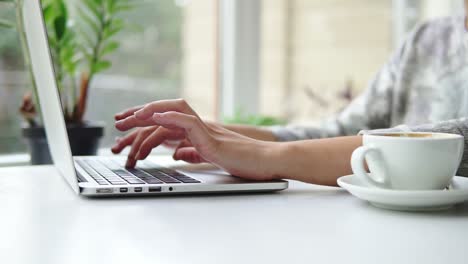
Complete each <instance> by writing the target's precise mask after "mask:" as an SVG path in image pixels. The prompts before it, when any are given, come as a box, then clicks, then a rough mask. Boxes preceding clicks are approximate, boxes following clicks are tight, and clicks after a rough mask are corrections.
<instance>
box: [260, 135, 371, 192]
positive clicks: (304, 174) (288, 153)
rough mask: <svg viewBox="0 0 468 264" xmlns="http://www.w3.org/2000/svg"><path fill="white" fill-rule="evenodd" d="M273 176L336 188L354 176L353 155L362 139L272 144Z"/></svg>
mask: <svg viewBox="0 0 468 264" xmlns="http://www.w3.org/2000/svg"><path fill="white" fill-rule="evenodd" d="M272 144H273V145H272V151H271V153H270V154H269V155H271V156H270V158H269V159H271V161H270V163H269V164H271V169H272V171H271V174H273V175H274V177H275V178H282V179H292V180H298V181H303V182H308V183H314V184H321V185H331V186H336V180H337V179H338V177H340V176H343V175H349V174H351V173H352V171H351V165H350V159H351V154H352V152H353V151H354V150H355V149H356V148H357V147H359V146H360V145H362V139H361V137H360V136H350V137H338V138H328V139H316V140H306V141H296V142H287V143H272Z"/></svg>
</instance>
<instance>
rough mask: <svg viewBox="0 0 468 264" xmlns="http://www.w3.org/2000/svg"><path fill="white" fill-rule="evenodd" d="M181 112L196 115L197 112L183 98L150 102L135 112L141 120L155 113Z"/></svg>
mask: <svg viewBox="0 0 468 264" xmlns="http://www.w3.org/2000/svg"><path fill="white" fill-rule="evenodd" d="M170 111H175V112H181V113H184V114H190V115H194V116H196V115H197V114H196V113H195V111H193V110H192V108H191V107H190V106H189V105H188V104H187V102H186V101H185V100H183V99H176V100H161V101H156V102H152V103H149V104H147V105H145V107H143V108H142V109H140V110H138V111H136V112H135V117H136V118H137V119H140V120H146V119H149V118H151V117H152V115H153V114H154V113H164V112H170Z"/></svg>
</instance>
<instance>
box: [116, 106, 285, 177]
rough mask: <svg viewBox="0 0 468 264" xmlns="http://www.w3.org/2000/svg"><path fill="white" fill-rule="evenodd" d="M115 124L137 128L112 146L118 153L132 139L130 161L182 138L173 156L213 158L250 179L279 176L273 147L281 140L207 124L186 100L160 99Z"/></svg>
mask: <svg viewBox="0 0 468 264" xmlns="http://www.w3.org/2000/svg"><path fill="white" fill-rule="evenodd" d="M116 120H118V121H117V122H116V128H117V129H118V130H121V131H128V130H130V129H133V128H137V130H135V131H134V132H131V133H130V134H128V135H127V136H125V137H124V138H122V139H120V140H118V142H117V144H116V146H114V148H113V151H114V153H118V152H120V151H121V150H122V149H123V148H125V147H126V146H129V145H130V144H131V146H132V149H131V151H130V153H129V157H128V162H127V166H128V167H133V166H135V163H136V160H143V159H145V158H146V157H147V156H148V155H149V153H150V152H151V150H152V149H153V148H154V147H156V146H159V145H160V144H164V143H165V142H167V141H169V140H180V141H181V142H180V144H179V145H178V146H177V147H176V149H175V151H174V159H175V160H184V161H187V162H190V163H200V162H209V163H212V164H214V165H216V166H217V167H219V168H221V169H224V170H225V171H227V172H229V173H231V174H233V175H236V176H239V177H243V178H248V179H254V180H268V179H273V178H275V173H274V172H273V167H274V166H273V165H274V164H275V160H274V159H273V157H275V153H276V152H275V149H276V147H275V146H278V143H273V142H266V141H260V140H255V139H252V138H249V137H246V136H243V135H240V134H238V133H235V132H233V131H230V130H228V129H226V128H224V127H222V126H221V125H217V124H213V123H211V124H207V123H206V122H204V121H203V120H201V119H200V117H199V116H198V115H197V114H196V113H195V112H194V111H193V110H192V108H191V107H190V106H189V105H188V104H187V103H186V102H185V101H184V100H165V101H156V102H153V103H150V104H147V105H145V106H144V107H137V108H133V109H129V110H126V111H125V112H123V113H122V114H118V115H116Z"/></svg>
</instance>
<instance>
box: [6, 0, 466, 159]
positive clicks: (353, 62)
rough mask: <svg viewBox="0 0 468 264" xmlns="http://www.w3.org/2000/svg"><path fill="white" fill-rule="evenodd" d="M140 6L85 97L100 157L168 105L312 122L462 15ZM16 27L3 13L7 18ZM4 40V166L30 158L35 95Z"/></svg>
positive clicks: (9, 34)
mask: <svg viewBox="0 0 468 264" xmlns="http://www.w3.org/2000/svg"><path fill="white" fill-rule="evenodd" d="M136 1H138V2H139V4H138V5H137V7H136V8H135V9H133V10H132V11H131V12H128V13H127V14H126V16H128V19H129V20H130V21H132V22H134V23H135V24H137V25H141V27H140V28H139V29H138V30H128V31H126V32H122V33H121V34H120V35H119V41H120V42H121V49H120V50H119V52H118V53H117V54H115V55H113V57H112V62H113V66H112V68H111V69H109V70H107V71H106V72H104V73H102V74H100V75H99V76H97V77H96V79H95V81H94V83H93V84H92V89H91V90H90V101H89V103H88V107H89V111H88V112H87V116H86V118H85V119H89V120H101V121H105V122H106V123H107V128H106V135H105V138H104V140H103V142H102V144H101V146H102V147H109V146H110V144H111V143H112V141H113V139H114V137H115V136H116V135H118V134H117V132H116V131H114V129H113V122H112V118H113V115H114V113H115V112H118V111H120V110H122V109H124V108H127V107H130V106H133V105H139V104H143V103H146V102H149V101H153V100H160V99H168V98H179V97H183V98H185V99H186V100H187V101H188V102H189V103H190V104H191V105H192V106H193V108H194V109H195V110H196V111H198V112H199V113H200V115H202V116H203V117H205V118H207V119H210V120H219V121H223V120H224V121H225V120H230V121H239V122H243V121H245V120H244V119H246V118H244V117H245V116H254V117H255V116H271V117H274V118H276V119H278V120H282V121H284V122H291V123H302V124H304V123H306V124H314V123H317V122H319V121H320V120H321V119H323V118H324V117H327V116H329V115H331V114H333V113H336V112H338V111H340V109H342V108H343V107H345V106H346V105H347V104H348V103H349V102H350V101H351V100H352V99H353V98H354V97H355V96H357V95H358V94H359V93H360V92H361V91H362V90H363V89H365V88H366V85H367V83H368V82H369V81H370V79H371V78H372V77H373V75H374V74H375V73H376V72H377V71H378V70H379V68H380V67H381V66H382V65H383V63H384V62H385V61H386V60H387V59H388V57H389V55H390V54H391V52H392V51H393V50H394V49H395V48H397V47H398V46H399V44H400V43H401V41H402V40H403V39H404V38H405V36H406V34H407V33H408V32H409V31H410V30H411V29H413V28H414V27H415V26H416V25H417V24H418V23H421V22H422V21H425V20H427V19H431V18H435V17H440V16H447V15H461V14H463V1H462V0H445V1H441V0H419V1H418V0H393V1H391V0H263V1H261V0H196V1H195V0H136ZM140 2H141V3H140ZM13 16H14V12H12V11H11V9H9V8H3V4H2V3H1V2H0V17H3V18H11V17H13ZM0 36H1V37H0V155H2V154H3V155H5V154H11V153H25V152H26V145H25V144H24V142H23V139H22V136H21V126H22V122H23V119H22V118H21V116H20V115H19V112H18V108H19V105H20V102H21V97H22V96H23V94H24V93H25V91H27V90H30V89H31V84H30V83H29V79H28V76H27V72H26V69H25V66H24V63H23V59H22V52H21V49H20V45H19V39H18V36H17V34H16V32H15V31H12V30H7V29H1V30H0ZM246 122H247V123H248V120H247V121H246Z"/></svg>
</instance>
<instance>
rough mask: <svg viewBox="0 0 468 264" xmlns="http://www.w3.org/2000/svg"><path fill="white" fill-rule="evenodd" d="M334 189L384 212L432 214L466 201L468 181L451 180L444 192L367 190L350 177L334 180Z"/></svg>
mask: <svg viewBox="0 0 468 264" xmlns="http://www.w3.org/2000/svg"><path fill="white" fill-rule="evenodd" d="M338 185H339V186H341V187H343V188H344V189H346V190H348V191H349V192H350V193H351V194H352V195H354V196H356V197H357V198H359V199H362V200H365V201H368V202H370V203H371V204H372V205H374V206H376V207H380V208H384V209H391V210H403V211H432V210H443V209H448V208H450V207H452V206H454V205H455V204H458V203H462V202H464V201H467V200H468V178H465V177H460V176H455V177H453V180H452V184H451V186H450V188H449V189H448V190H422V191H411V190H387V189H380V188H376V187H371V186H369V185H367V184H366V183H363V182H361V181H359V179H358V178H357V177H355V176H354V175H348V176H343V177H340V178H339V179H338Z"/></svg>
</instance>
